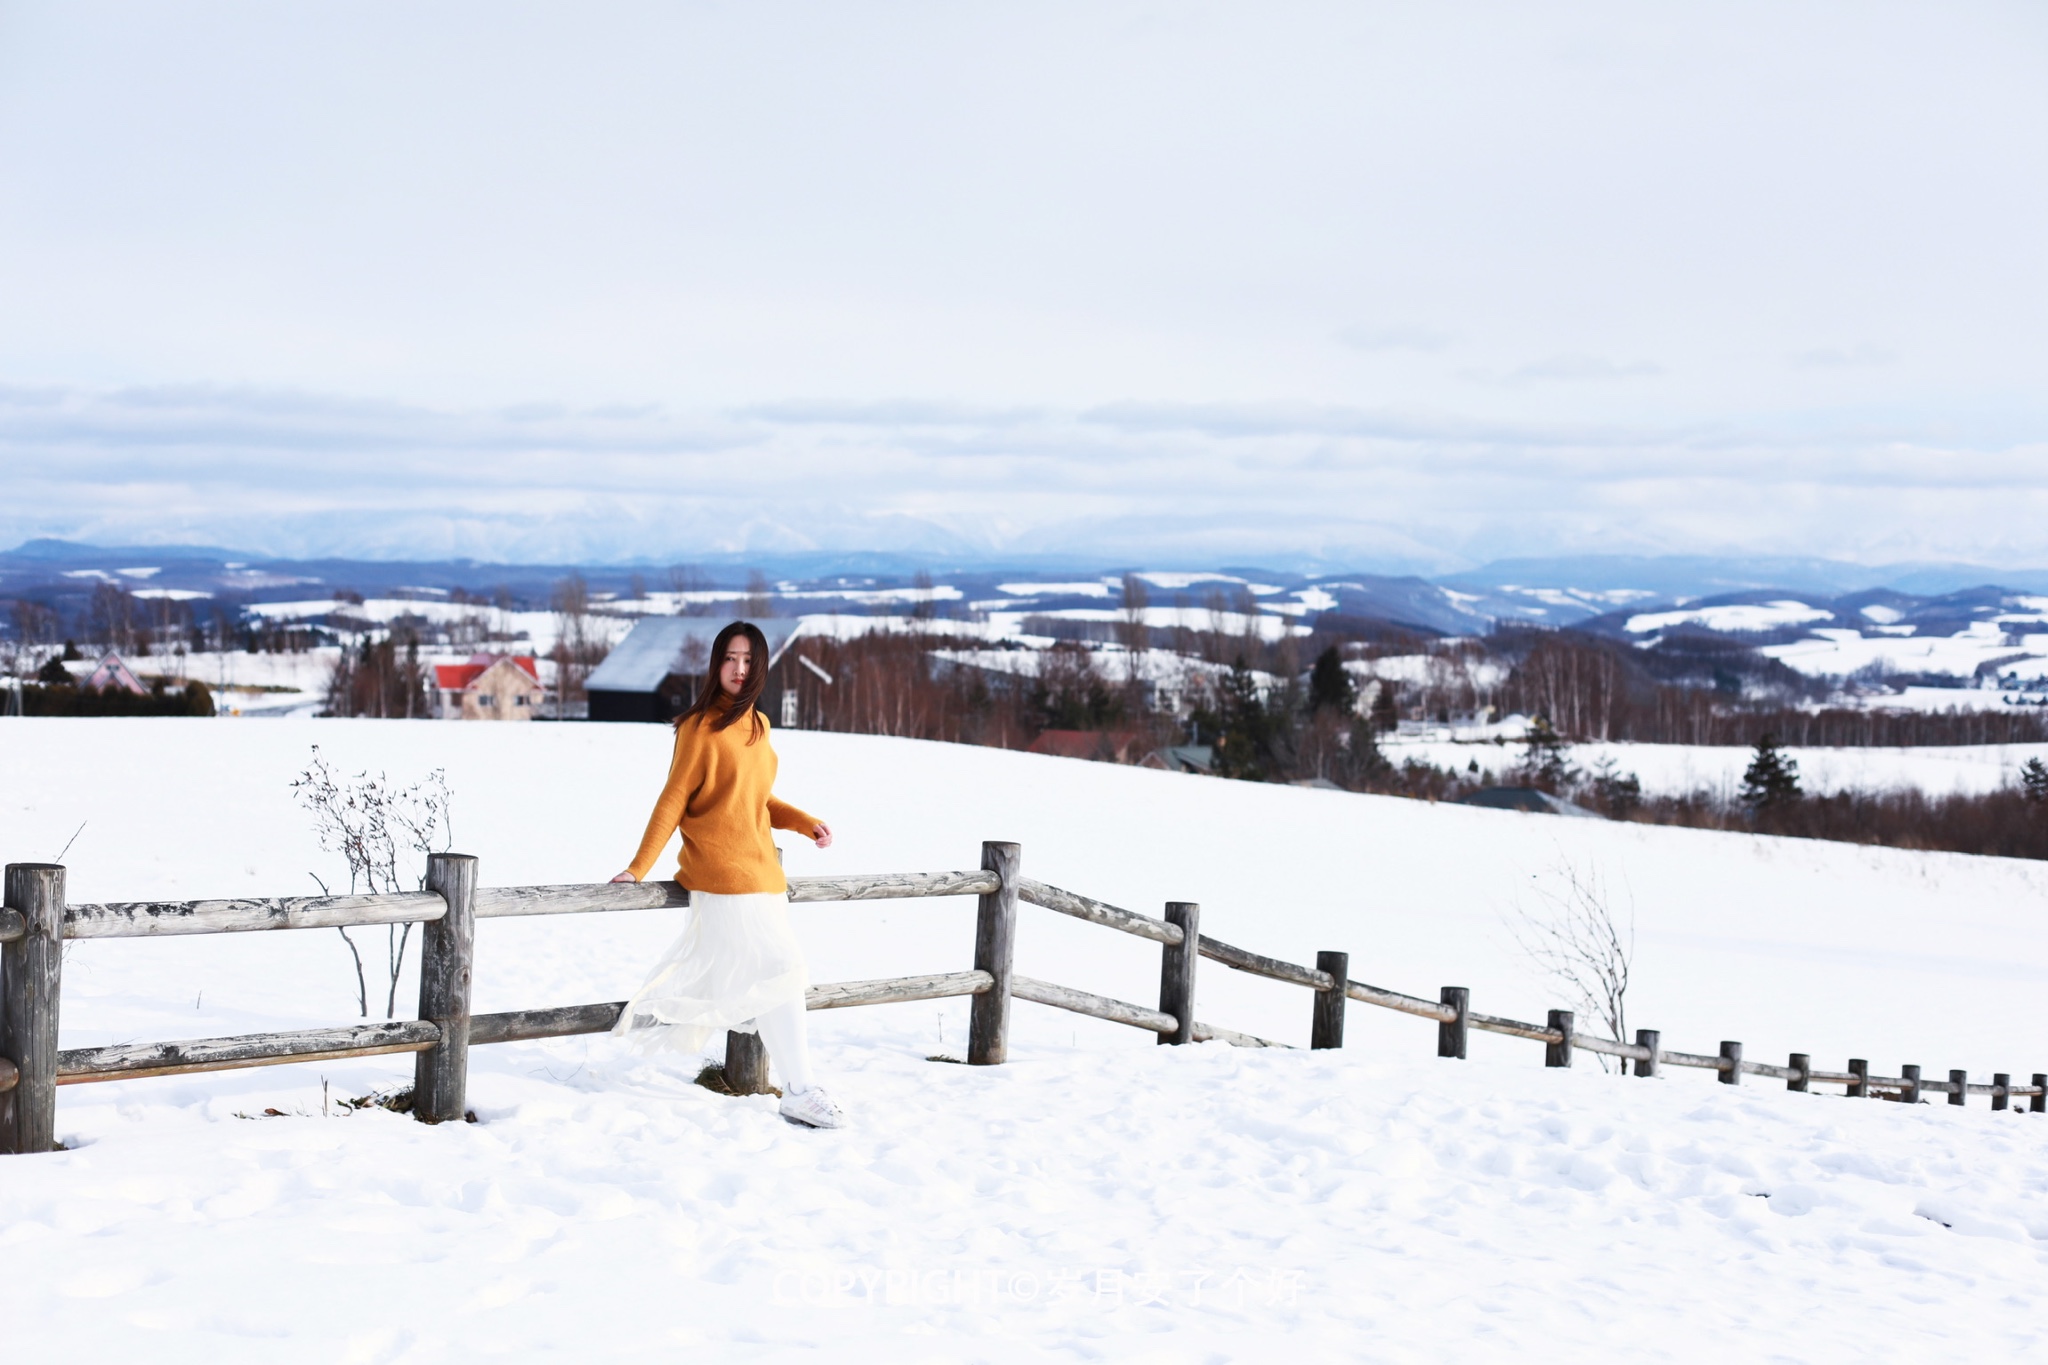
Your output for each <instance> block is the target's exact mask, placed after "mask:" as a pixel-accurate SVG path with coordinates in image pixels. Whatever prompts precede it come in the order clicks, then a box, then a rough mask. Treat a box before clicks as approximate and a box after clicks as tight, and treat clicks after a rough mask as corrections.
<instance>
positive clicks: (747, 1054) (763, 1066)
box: [719, 1029, 768, 1095]
mask: <svg viewBox="0 0 2048 1365" xmlns="http://www.w3.org/2000/svg"><path fill="white" fill-rule="evenodd" d="M719 1074H721V1075H722V1076H724V1077H725V1088H726V1089H727V1090H730V1091H732V1093H733V1094H735V1095H765V1094H767V1093H768V1045H767V1044H766V1043H764V1042H762V1041H761V1035H760V1034H758V1033H741V1032H740V1031H739V1030H738V1029H727V1030H726V1033H725V1065H724V1066H723V1067H722V1068H720V1072H719Z"/></svg>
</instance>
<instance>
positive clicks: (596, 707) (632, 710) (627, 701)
mask: <svg viewBox="0 0 2048 1365" xmlns="http://www.w3.org/2000/svg"><path fill="white" fill-rule="evenodd" d="M726 624H727V622H725V621H723V620H721V619H719V618H718V617H715V616H643V617H641V618H640V619H639V620H638V621H636V622H634V623H633V629H632V630H630V631H628V632H626V638H625V639H623V640H621V641H619V642H618V644H616V645H614V646H612V652H611V653H609V654H607V655H605V657H604V662H603V663H601V664H599V665H598V666H597V667H596V668H593V669H592V670H591V671H590V676H589V677H588V678H586V679H584V681H583V689H584V691H585V692H587V693H588V694H589V696H590V718H591V719H592V720H610V721H667V720H673V719H675V718H676V716H678V715H680V714H681V713H682V712H683V711H684V710H685V709H686V708H688V706H689V705H690V703H691V702H693V701H695V700H696V698H697V687H698V685H699V684H700V683H702V682H703V681H704V674H705V670H706V669H707V668H709V667H710V665H711V645H712V642H713V641H714V640H716V639H717V637H718V632H719V631H721V630H723V629H724V628H725V626H726ZM754 624H755V625H757V626H759V627H760V628H761V634H762V635H763V636H764V637H765V638H766V639H767V641H768V685H767V688H766V690H765V691H763V693H762V695H761V700H760V702H759V703H758V706H759V708H760V710H761V712H762V713H763V714H764V715H766V716H767V717H768V718H769V720H770V721H771V722H775V723H778V724H783V725H794V724H795V723H796V717H795V715H793V714H792V710H793V708H789V707H785V706H784V705H783V704H782V703H783V696H784V694H785V693H787V694H788V695H789V696H790V697H791V698H792V699H793V698H794V697H795V692H794V690H793V688H792V687H791V686H790V680H789V679H788V678H786V677H784V676H783V673H784V672H786V670H784V669H783V668H782V664H783V662H784V658H783V656H784V655H785V654H786V653H787V652H788V650H789V642H790V641H791V640H793V639H795V638H796V628H797V622H795V621H793V620H782V621H777V620H768V621H756V622H755V623H754Z"/></svg>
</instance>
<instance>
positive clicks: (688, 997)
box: [612, 891, 811, 1052]
mask: <svg viewBox="0 0 2048 1365" xmlns="http://www.w3.org/2000/svg"><path fill="white" fill-rule="evenodd" d="M683 914H684V920H683V932H682V936H681V937H680V938H678V939H677V940H676V941H675V942H674V943H673V944H671V945H670V946H669V950H668V951H667V952H665V953H663V954H662V955H661V960H660V961H659V962H657V963H655V964H654V970H653V971H651V972H649V973H648V976H647V982H646V984H645V985H643V986H641V987H640V989H639V990H637V991H635V992H633V998H632V999H630V1000H628V1001H627V1002H626V1008H625V1009H624V1010H623V1011H622V1012H621V1013H620V1015H619V1022H618V1023H617V1024H616V1025H614V1026H613V1028H612V1032H613V1033H614V1034H616V1035H618V1036H619V1037H621V1038H623V1039H625V1040H626V1042H627V1044H628V1045H629V1046H631V1047H632V1048H633V1049H634V1050H635V1051H636V1052H701V1051H703V1049H704V1046H705V1044H707V1043H709V1042H710V1041H711V1040H712V1039H713V1038H715V1037H717V1036H718V1035H719V1034H721V1033H723V1032H725V1031H726V1030H727V1029H737V1030H739V1031H740V1032H742V1033H750V1032H753V1031H754V1030H753V1023H754V1018H755V1016H756V1015H759V1014H760V1013H762V1012H763V1011H764V1010H770V1009H773V1008H774V1007H775V1006H777V1005H782V1004H787V1003H788V1002H790V1001H792V1000H802V999H803V998H804V993H805V992H806V991H808V990H809V989H810V985H811V981H810V972H809V971H808V970H807V969H806V968H805V966H804V957H803V951H802V950H801V949H800V948H798V947H797V942H796V935H795V933H794V932H792V931H791V929H790V927H789V898H788V897H787V896H785V895H783V894H782V893H781V892H779V891H770V892H763V893H760V894H757V895H747V896H718V895H712V894H710V893H708V892H704V891H692V892H691V893H690V908H689V909H687V910H685V911H684V912H683Z"/></svg>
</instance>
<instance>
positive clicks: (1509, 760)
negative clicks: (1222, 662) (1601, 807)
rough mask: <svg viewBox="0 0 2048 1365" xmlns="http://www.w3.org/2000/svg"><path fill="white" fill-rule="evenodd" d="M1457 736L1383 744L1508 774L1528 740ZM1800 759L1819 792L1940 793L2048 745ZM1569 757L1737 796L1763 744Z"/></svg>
mask: <svg viewBox="0 0 2048 1365" xmlns="http://www.w3.org/2000/svg"><path fill="white" fill-rule="evenodd" d="M1468 733H1471V732H1470V731H1468V730H1464V729H1460V730H1459V731H1457V732H1456V735H1457V738H1454V737H1452V736H1446V737H1444V738H1443V739H1410V738H1407V737H1400V738H1389V739H1383V740H1382V741H1381V744H1382V750H1383V752H1385V754H1386V755H1387V757H1388V758H1389V759H1391V760H1392V761H1394V762H1396V763H1399V762H1401V761H1403V760H1405V759H1409V758H1414V759H1418V760H1421V761H1423V762H1426V763H1431V764H1434V765H1436V766H1437V767H1440V768H1453V769H1456V770H1457V771H1459V772H1465V771H1468V767H1467V765H1468V764H1472V763H1477V764H1478V765H1479V771H1480V772H1481V773H1483V774H1485V775H1486V776H1487V777H1489V778H1492V779H1501V780H1506V779H1508V778H1509V777H1510V776H1511V775H1512V773H1513V771H1514V769H1515V768H1516V767H1517V766H1519V765H1520V763H1521V760H1522V752H1523V749H1522V746H1521V745H1520V744H1517V743H1514V742H1512V741H1511V742H1509V743H1507V744H1492V743H1464V742H1458V738H1462V737H1463V736H1465V735H1466V734H1468ZM1784 752H1785V753H1786V754H1787V755H1788V756H1790V757H1792V758H1794V759H1796V760H1797V761H1798V763H1799V783H1800V786H1801V787H1802V788H1803V789H1804V790H1806V791H1808V792H1813V793H1829V792H1839V791H1865V792H1874V791H1895V790H1902V789H1907V788H1917V789H1919V790H1921V791H1924V792H1928V793H1931V794H1935V795H1944V794H1947V793H1950V792H1963V793H1968V794H1977V793H1982V792H1987V791H1994V790H1996V789H1998V788H1999V787H2002V786H2011V785H2015V784H2016V783H2017V782H2018V781H2019V770H2020V767H2021V766H2022V765H2023V764H2025V763H2026V761H2027V760H2028V759H2030V758H2039V759H2041V760H2042V761H2043V762H2048V744H1955V745H1928V746H1921V747H1913V748H1892V749H1880V748H1867V749H1865V748H1857V749H1826V748H1788V749H1786V750H1785V751H1784ZM1568 757H1569V760H1570V761H1571V763H1573V764H1574V765H1575V766H1577V767H1579V768H1581V769H1583V770H1586V771H1591V770H1592V769H1593V768H1594V766H1595V765H1597V764H1598V763H1600V762H1601V761H1602V760H1603V759H1605V760H1611V761H1612V762H1613V764H1614V768H1615V771H1616V772H1617V773H1633V774H1635V776H1636V777H1637V779H1638V780H1639V781H1641V783H1642V784H1643V791H1644V792H1645V793H1646V794H1649V795H1653V796H1684V795H1687V794H1689V793H1692V792H1698V791H1706V792H1709V793H1712V794H1714V795H1717V796H1722V797H1728V796H1732V795H1733V794H1734V793H1735V792H1736V791H1737V790H1738V789H1740V787H1741V786H1742V773H1743V770H1744V769H1746V768H1747V767H1748V766H1749V762H1750V760H1751V759H1752V758H1754V757H1755V751H1754V750H1752V749H1749V748H1746V747H1742V746H1738V745H1707V744H1574V745H1572V746H1571V747H1570V749H1569V750H1568Z"/></svg>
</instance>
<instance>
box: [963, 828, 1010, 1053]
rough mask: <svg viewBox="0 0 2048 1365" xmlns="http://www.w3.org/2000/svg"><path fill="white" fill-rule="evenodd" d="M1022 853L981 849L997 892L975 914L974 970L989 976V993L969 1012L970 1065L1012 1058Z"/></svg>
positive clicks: (990, 846) (992, 846)
mask: <svg viewBox="0 0 2048 1365" xmlns="http://www.w3.org/2000/svg"><path fill="white" fill-rule="evenodd" d="M1023 861H1024V850H1023V849H1022V848H1021V847H1019V846H1018V845H1016V844H1006V843H1002V842H999V841H991V842H988V843H984V844H983V845H982V846H981V870H982V871H984V872H989V873H993V874H994V875H995V878H996V886H995V889H994V890H993V891H984V892H982V893H981V897H980V899H979V900H977V901H976V902H975V909H974V970H976V971H977V972H987V973H988V976H989V988H988V989H987V990H985V991H978V992H976V993H975V996H974V1002H973V1003H972V1004H971V1005H969V1006H968V1007H967V1063H968V1065H970V1066H1000V1065H1002V1063H1003V1062H1004V1061H1005V1060H1006V1059H1007V1058H1008V1057H1009V1055H1010V964H1011V961H1012V959H1013V958H1014V957H1015V955H1016V949H1017V896H1018V894H1019V892H1018V882H1019V879H1020V877H1021V876H1022V871H1021V869H1022V867H1023Z"/></svg>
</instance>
